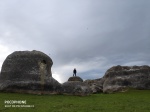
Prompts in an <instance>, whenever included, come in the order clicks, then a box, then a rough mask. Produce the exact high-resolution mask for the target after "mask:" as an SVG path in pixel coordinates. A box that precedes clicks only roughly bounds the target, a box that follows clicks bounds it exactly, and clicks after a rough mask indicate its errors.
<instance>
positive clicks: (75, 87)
mask: <svg viewBox="0 0 150 112" xmlns="http://www.w3.org/2000/svg"><path fill="white" fill-rule="evenodd" d="M62 88H63V91H62V93H63V94H67V95H78V96H86V95H90V94H91V89H90V88H89V86H88V85H87V84H85V83H83V82H80V81H68V82H65V83H63V84H62Z"/></svg>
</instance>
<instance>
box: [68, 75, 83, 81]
mask: <svg viewBox="0 0 150 112" xmlns="http://www.w3.org/2000/svg"><path fill="white" fill-rule="evenodd" d="M68 81H80V82H83V79H82V78H80V77H79V76H75V77H70V78H69V79H68Z"/></svg>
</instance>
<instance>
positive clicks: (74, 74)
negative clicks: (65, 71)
mask: <svg viewBox="0 0 150 112" xmlns="http://www.w3.org/2000/svg"><path fill="white" fill-rule="evenodd" d="M76 73H77V70H76V68H74V70H73V77H74V76H76Z"/></svg>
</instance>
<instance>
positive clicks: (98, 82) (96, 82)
mask: <svg viewBox="0 0 150 112" xmlns="http://www.w3.org/2000/svg"><path fill="white" fill-rule="evenodd" d="M103 82H104V81H103V79H102V78H100V79H93V80H85V81H84V83H85V84H88V85H89V86H90V89H91V91H92V93H93V94H94V93H102V92H103Z"/></svg>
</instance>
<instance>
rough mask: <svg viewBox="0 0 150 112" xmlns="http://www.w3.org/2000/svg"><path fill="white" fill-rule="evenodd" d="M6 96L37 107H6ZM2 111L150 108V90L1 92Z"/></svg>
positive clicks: (128, 111) (139, 111) (133, 111)
mask: <svg viewBox="0 0 150 112" xmlns="http://www.w3.org/2000/svg"><path fill="white" fill-rule="evenodd" d="M5 100H26V101H27V104H26V105H34V107H30V108H27V107H26V108H25V107H5V104H4V101H5ZM0 112H150V91H148V90H147V91H146V90H130V91H128V92H126V93H115V94H94V95H91V96H86V97H79V96H65V95H30V94H17V93H0Z"/></svg>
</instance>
